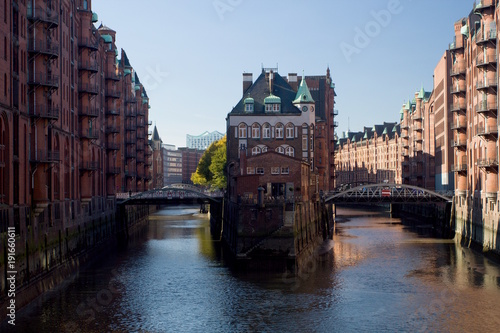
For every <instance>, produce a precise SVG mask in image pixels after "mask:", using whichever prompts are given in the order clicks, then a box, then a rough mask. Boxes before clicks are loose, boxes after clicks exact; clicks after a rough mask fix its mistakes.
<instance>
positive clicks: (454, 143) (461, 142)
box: [451, 140, 467, 148]
mask: <svg viewBox="0 0 500 333" xmlns="http://www.w3.org/2000/svg"><path fill="white" fill-rule="evenodd" d="M451 146H452V147H453V148H466V147H467V140H453V141H451Z"/></svg>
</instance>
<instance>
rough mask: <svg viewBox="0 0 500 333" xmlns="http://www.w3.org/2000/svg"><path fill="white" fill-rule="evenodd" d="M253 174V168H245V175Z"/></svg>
mask: <svg viewBox="0 0 500 333" xmlns="http://www.w3.org/2000/svg"><path fill="white" fill-rule="evenodd" d="M253 174H255V168H252V167H247V175H253Z"/></svg>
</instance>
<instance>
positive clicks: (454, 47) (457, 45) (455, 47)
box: [448, 37, 464, 51]
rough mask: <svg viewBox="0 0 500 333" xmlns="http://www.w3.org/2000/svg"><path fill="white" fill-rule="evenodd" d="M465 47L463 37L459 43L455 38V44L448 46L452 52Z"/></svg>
mask: <svg viewBox="0 0 500 333" xmlns="http://www.w3.org/2000/svg"><path fill="white" fill-rule="evenodd" d="M463 47H464V42H463V40H462V37H460V39H459V40H458V41H457V39H456V38H453V42H451V43H450V44H448V50H450V51H455V50H458V49H462V48H463Z"/></svg>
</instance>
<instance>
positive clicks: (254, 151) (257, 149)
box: [252, 146, 262, 155]
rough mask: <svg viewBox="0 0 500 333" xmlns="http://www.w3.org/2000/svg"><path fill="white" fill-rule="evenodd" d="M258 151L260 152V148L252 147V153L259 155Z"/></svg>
mask: <svg viewBox="0 0 500 333" xmlns="http://www.w3.org/2000/svg"><path fill="white" fill-rule="evenodd" d="M260 153H262V149H260V147H259V146H256V147H253V148H252V155H259V154H260Z"/></svg>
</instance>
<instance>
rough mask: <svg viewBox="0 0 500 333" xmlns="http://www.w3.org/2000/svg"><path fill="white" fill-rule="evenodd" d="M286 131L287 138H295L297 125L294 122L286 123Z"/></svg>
mask: <svg viewBox="0 0 500 333" xmlns="http://www.w3.org/2000/svg"><path fill="white" fill-rule="evenodd" d="M285 132H286V138H287V139H293V136H294V134H295V126H293V124H291V123H288V124H286V126H285Z"/></svg>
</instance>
